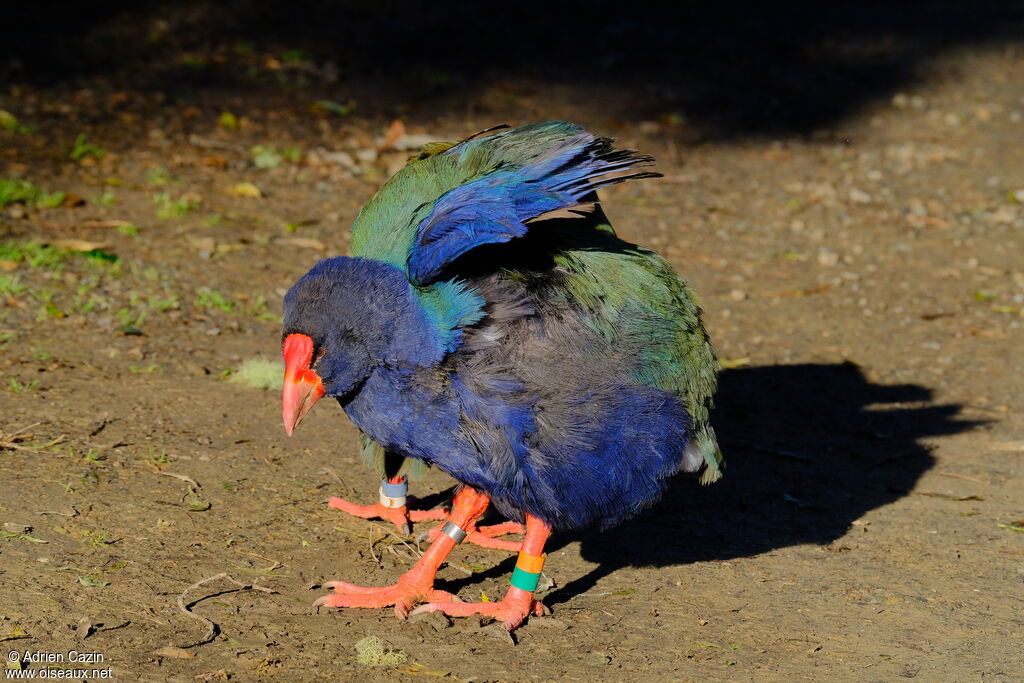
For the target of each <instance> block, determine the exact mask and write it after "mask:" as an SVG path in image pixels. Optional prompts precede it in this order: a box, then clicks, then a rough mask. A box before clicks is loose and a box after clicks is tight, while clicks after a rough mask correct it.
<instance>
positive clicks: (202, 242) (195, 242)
mask: <svg viewBox="0 0 1024 683" xmlns="http://www.w3.org/2000/svg"><path fill="white" fill-rule="evenodd" d="M188 243H189V244H191V245H192V246H193V247H195V248H196V249H198V250H199V251H205V252H207V253H210V254H212V253H213V252H214V250H215V249H216V248H217V241H216V240H215V239H213V238H212V237H192V236H190V237H189V238H188Z"/></svg>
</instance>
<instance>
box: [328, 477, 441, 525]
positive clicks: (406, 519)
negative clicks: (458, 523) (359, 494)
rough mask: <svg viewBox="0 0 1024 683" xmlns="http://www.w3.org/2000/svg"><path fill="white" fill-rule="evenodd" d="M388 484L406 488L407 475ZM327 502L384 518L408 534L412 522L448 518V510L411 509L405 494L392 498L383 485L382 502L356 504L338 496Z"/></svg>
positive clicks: (357, 513) (356, 513)
mask: <svg viewBox="0 0 1024 683" xmlns="http://www.w3.org/2000/svg"><path fill="white" fill-rule="evenodd" d="M386 485H390V486H395V487H402V488H405V476H404V475H402V476H399V477H391V478H390V479H388V480H387V482H386ZM327 504H328V505H330V506H331V507H332V508H334V509H336V510H341V511H342V512H346V513H348V514H350V515H352V516H354V517H362V518H363V519H384V520H387V521H389V522H391V523H392V524H394V525H395V527H397V528H398V531H399V533H402V534H408V533H410V532H411V531H412V529H411V526H410V524H409V523H410V522H424V521H427V520H431V519H447V518H448V511H447V510H411V511H410V510H409V508H408V507H407V506H406V504H405V495H404V494H403V495H402V496H401V498H397V499H395V498H390V497H388V496H387V495H386V494H385V491H384V485H382V486H381V499H380V502H377V503H374V504H373V505H356V504H355V503H350V502H348V501H347V500H342V499H341V498H338V497H336V496H335V497H332V498H331V499H330V500H328V501H327Z"/></svg>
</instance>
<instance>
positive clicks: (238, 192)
mask: <svg viewBox="0 0 1024 683" xmlns="http://www.w3.org/2000/svg"><path fill="white" fill-rule="evenodd" d="M228 193H229V194H233V195H235V196H236V197H255V198H257V199H259V198H260V197H262V196H263V193H262V192H260V188H258V187H256V186H255V185H253V184H252V183H235V184H234V185H232V186H231V187H230V188H229V189H228Z"/></svg>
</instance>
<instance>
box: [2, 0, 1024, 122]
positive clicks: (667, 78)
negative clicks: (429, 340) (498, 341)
mask: <svg viewBox="0 0 1024 683" xmlns="http://www.w3.org/2000/svg"><path fill="white" fill-rule="evenodd" d="M0 23H2V24H3V25H4V28H0V32H2V33H3V34H5V35H0V79H5V80H10V81H14V82H18V81H22V82H24V81H28V82H33V83H37V84H38V83H44V84H45V83H56V82H68V81H74V80H75V79H76V78H79V77H81V76H84V75H89V74H108V75H111V77H112V78H114V79H115V80H117V81H119V82H120V83H122V84H123V85H125V86H128V87H136V88H146V87H148V88H155V89H168V90H175V91H179V94H181V92H184V96H186V97H187V96H188V93H189V92H191V91H193V90H195V89H202V88H217V89H221V90H224V89H227V90H231V89H237V90H239V91H240V92H241V91H244V92H252V91H253V89H254V88H259V87H266V86H274V85H275V81H274V76H275V74H269V75H268V74H265V73H258V72H259V69H258V68H248V69H246V68H238V64H237V60H233V59H231V56H232V55H234V56H238V55H243V56H244V54H245V53H247V52H251V51H253V50H256V51H260V52H265V51H269V52H272V53H273V52H275V51H276V53H277V54H279V55H282V58H283V59H284V61H285V62H286V64H285V67H286V68H285V71H287V70H288V69H289V68H291V69H293V70H294V71H295V72H296V73H297V74H298V75H299V76H301V78H299V79H298V80H300V81H303V82H304V84H305V87H309V88H311V89H313V90H316V91H318V92H319V93H320V94H321V95H323V96H327V97H332V96H333V98H334V99H341V100H343V99H344V97H347V96H349V95H352V94H355V95H358V100H359V106H360V111H361V112H362V113H367V112H369V113H381V114H383V115H392V114H393V113H394V112H395V110H396V109H398V110H400V109H401V108H402V107H407V106H409V105H410V103H412V104H413V105H414V106H425V107H427V108H429V107H430V105H431V104H434V105H436V107H437V108H438V110H439V111H446V110H451V108H452V107H453V106H455V105H456V103H458V102H461V101H469V100H472V99H474V98H475V97H476V95H478V94H479V92H480V91H481V90H483V89H486V88H489V87H494V86H495V85H496V84H498V85H500V86H501V87H506V88H508V87H511V88H513V90H514V91H515V93H516V94H523V93H527V94H529V95H530V96H533V97H538V98H543V97H544V95H545V88H546V87H548V86H550V85H552V84H569V85H572V86H574V87H575V86H583V87H587V86H592V87H593V91H592V92H591V93H589V96H590V97H593V98H594V99H595V100H596V101H595V106H597V107H598V108H599V109H601V110H602V111H603V112H605V113H606V114H607V116H608V117H609V118H613V119H622V120H625V121H635V120H663V121H667V122H669V123H671V124H672V125H675V126H680V127H691V128H693V129H694V130H695V131H696V134H697V136H698V137H708V136H710V137H719V138H721V137H734V136H741V135H792V134H810V133H813V132H815V131H817V130H819V129H821V128H822V127H827V126H829V125H832V124H835V123H837V122H838V121H840V120H841V119H842V118H843V117H846V116H848V115H850V114H852V113H854V112H856V111H857V110H858V108H860V107H862V106H863V105H865V104H866V103H869V102H870V101H872V100H874V99H876V98H879V97H886V96H889V95H891V94H892V93H893V92H895V91H896V90H898V89H900V88H904V87H906V86H907V85H908V84H909V83H911V82H913V81H914V80H915V79H917V78H918V77H920V75H921V74H922V73H923V71H924V70H925V67H926V66H927V62H928V60H929V59H930V58H932V57H935V56H937V55H939V54H941V53H943V52H947V51H951V50H955V49H956V48H957V47H958V46H963V45H977V44H982V43H991V44H1009V43H1011V42H1014V41H1020V40H1021V39H1022V38H1024V3H1022V2H1019V1H1017V0H1003V1H999V0H925V1H922V2H898V1H897V2H893V1H892V0H837V1H835V2H820V1H811V0H788V1H781V2H760V1H755V0H733V1H732V2H706V1H704V0H700V1H689V2H687V1H681V2H671V3H665V2H652V3H644V2H638V3H624V2H611V1H608V0H593V1H587V2H584V1H582V0H577V1H574V2H561V3H553V2H536V1H526V2H519V3H510V4H508V5H488V4H480V3H476V2H466V1H465V0H462V1H453V0H448V1H439V2H430V3H426V2H401V1H398V0H375V1H373V2H367V1H359V2H354V1H351V0H348V1H346V0H338V1H334V0H294V1H292V2H271V1H268V0H253V1H246V0H228V1H225V2H212V1H207V2H195V1H194V2H180V3H173V2H154V1H146V0H136V1H131V2H129V1H122V0H98V1H97V2H89V3H56V2H46V1H42V2H37V3H23V2H22V3H11V4H10V6H8V7H5V9H4V21H3V22H0ZM182 51H193V53H194V54H193V55H192V56H190V57H186V58H185V59H184V62H183V57H182ZM197 55H198V57H197ZM289 60H291V61H290V62H289ZM328 62H329V63H330V65H329V66H327V67H326V68H325V65H327V63H328ZM289 65H290V66H289ZM280 75H281V72H278V73H277V74H276V76H277V77H280ZM285 80H287V79H285ZM499 90H500V87H499ZM499 95H500V93H499ZM584 96H587V95H584Z"/></svg>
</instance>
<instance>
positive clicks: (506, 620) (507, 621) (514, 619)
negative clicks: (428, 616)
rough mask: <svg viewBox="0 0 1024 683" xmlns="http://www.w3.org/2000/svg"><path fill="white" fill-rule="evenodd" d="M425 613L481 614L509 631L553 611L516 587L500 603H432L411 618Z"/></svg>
mask: <svg viewBox="0 0 1024 683" xmlns="http://www.w3.org/2000/svg"><path fill="white" fill-rule="evenodd" d="M424 612H443V613H444V614H447V615H448V616H450V617H468V616H471V615H473V614H480V615H483V616H487V617H493V618H494V619H497V620H498V621H500V622H501V623H502V625H503V626H504V627H505V628H506V629H507V630H509V631H514V630H516V629H517V628H519V626H520V625H522V623H523V621H524V620H525V619H526V618H527V617H529V616H531V615H532V616H535V617H540V616H544V615H546V614H551V610H549V609H548V608H547V607H545V606H544V605H543V604H542V603H541V602H540V601H539V600H534V599H533V593H530V592H528V591H524V590H520V589H518V588H516V587H514V586H513V587H511V588H509V590H508V593H507V594H506V595H505V597H504V598H503V599H501V600H499V601H498V602H450V601H449V602H446V601H436V602H435V601H431V602H428V603H427V604H425V605H420V606H419V607H417V608H416V609H414V610H413V611H412V612H410V613H409V616H413V615H414V614H422V613H424Z"/></svg>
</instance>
